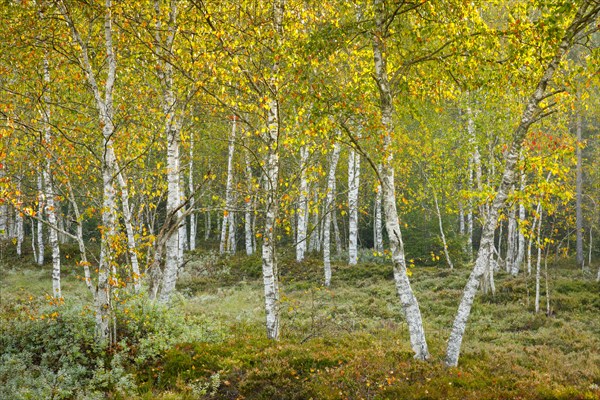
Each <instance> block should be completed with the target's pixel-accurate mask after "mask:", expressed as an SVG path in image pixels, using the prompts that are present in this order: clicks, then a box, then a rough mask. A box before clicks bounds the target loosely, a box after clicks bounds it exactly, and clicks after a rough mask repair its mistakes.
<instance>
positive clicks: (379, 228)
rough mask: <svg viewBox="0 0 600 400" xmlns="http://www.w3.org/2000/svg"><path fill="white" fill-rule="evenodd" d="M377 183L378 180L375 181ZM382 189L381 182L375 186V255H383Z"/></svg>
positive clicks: (379, 169) (378, 173)
mask: <svg viewBox="0 0 600 400" xmlns="http://www.w3.org/2000/svg"><path fill="white" fill-rule="evenodd" d="M381 168H382V166H381V164H379V165H377V175H378V176H381V173H382V169H381ZM377 180H378V181H379V178H378V179H377ZM382 196H383V189H382V188H381V182H379V184H378V185H377V193H376V194H375V217H374V218H375V223H374V226H373V232H374V235H373V236H374V240H373V241H374V246H375V251H376V252H377V253H383V218H382V214H381V204H382V200H383V197H382Z"/></svg>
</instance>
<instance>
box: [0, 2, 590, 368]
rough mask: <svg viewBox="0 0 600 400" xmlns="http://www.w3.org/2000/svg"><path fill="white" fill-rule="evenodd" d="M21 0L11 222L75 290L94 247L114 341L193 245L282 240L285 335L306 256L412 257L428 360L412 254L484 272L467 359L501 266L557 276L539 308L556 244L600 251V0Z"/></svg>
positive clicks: (460, 319)
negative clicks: (294, 284)
mask: <svg viewBox="0 0 600 400" xmlns="http://www.w3.org/2000/svg"><path fill="white" fill-rule="evenodd" d="M2 8H3V11H4V12H3V15H2V17H1V18H2V20H0V23H1V26H2V27H1V28H0V29H1V30H2V32H3V36H4V37H6V38H7V40H6V41H4V42H3V43H2V44H1V46H2V47H1V48H0V70H1V71H2V77H1V78H0V93H1V97H0V116H1V118H2V122H1V126H0V134H1V136H0V143H1V144H2V146H1V147H0V155H1V161H0V185H1V186H0V190H1V193H2V195H1V196H0V236H1V237H2V239H3V240H9V239H14V246H15V249H16V250H15V252H16V254H18V255H19V256H21V257H25V255H24V251H23V249H24V247H26V246H28V244H26V242H25V237H26V236H27V235H28V236H29V237H30V239H31V246H30V247H31V252H32V253H33V254H34V258H35V262H36V263H38V264H39V265H43V264H44V263H45V262H47V261H49V260H51V261H52V282H53V287H52V295H53V296H54V297H55V298H57V299H60V298H62V291H61V281H60V278H61V268H62V265H61V253H60V249H61V240H62V241H67V240H70V241H74V242H75V243H76V244H77V246H78V249H79V252H80V255H79V260H77V265H78V267H79V268H81V270H82V274H83V276H84V280H85V282H86V284H87V286H88V288H89V289H90V293H91V297H92V301H93V302H94V304H95V315H96V334H97V339H98V341H99V342H102V343H106V342H109V341H110V340H111V339H113V337H112V336H111V335H112V333H111V329H114V327H113V325H112V322H113V320H112V315H113V314H112V313H113V311H112V310H113V307H114V306H115V305H114V303H113V298H114V294H115V292H117V293H118V291H120V290H132V291H133V292H135V293H143V294H144V295H147V296H148V297H149V298H150V299H151V300H152V301H159V302H163V303H166V304H169V302H170V300H171V298H172V296H173V294H174V293H175V291H176V287H177V278H178V275H179V273H180V272H181V269H182V268H183V267H184V266H185V257H186V256H185V251H186V250H189V251H192V252H194V251H199V249H209V248H212V249H216V251H217V252H218V253H219V254H220V255H221V256H222V257H230V256H232V255H235V254H236V253H239V252H241V251H242V249H243V251H244V252H245V253H246V255H248V256H252V255H253V254H260V258H261V263H262V277H263V286H264V294H263V296H264V308H265V328H266V334H267V337H268V338H270V339H274V340H277V339H278V338H279V337H280V335H281V331H280V327H281V321H280V319H281V315H280V312H279V311H280V308H281V304H280V303H281V299H280V293H279V292H280V282H279V265H278V263H279V262H280V261H279V258H280V257H279V255H280V254H281V252H282V249H286V251H288V250H289V251H291V252H293V253H294V257H293V258H294V260H291V261H290V262H297V263H302V262H304V260H305V259H306V258H307V257H314V256H317V257H318V259H319V260H322V263H323V284H324V285H325V286H327V287H330V288H331V290H335V266H336V265H337V264H339V263H347V264H349V265H351V266H353V267H354V268H361V265H360V262H361V261H364V260H372V259H375V260H377V262H389V264H390V265H391V270H392V271H393V280H394V284H395V288H396V293H397V296H398V301H399V302H400V304H401V308H402V312H403V318H404V319H405V320H406V322H407V326H408V333H409V340H410V344H411V348H412V350H413V352H414V354H415V358H417V359H420V360H426V359H428V358H429V357H430V353H429V349H428V346H427V340H426V330H425V328H424V323H423V319H422V315H421V311H420V309H419V302H418V293H415V291H414V290H413V288H412V286H411V281H410V276H411V275H412V269H413V268H415V264H420V263H421V264H427V263H432V264H435V265H437V264H438V263H440V264H441V267H444V268H449V269H454V268H465V267H472V268H473V269H472V273H471V275H470V277H469V279H468V281H467V283H466V286H465V289H464V293H463V297H462V300H461V301H460V304H459V305H458V311H457V314H456V318H455V321H454V323H453V325H452V330H451V334H450V337H449V340H448V347H447V353H446V364H448V365H450V366H455V365H457V363H458V359H459V354H460V348H461V344H462V341H463V336H464V332H465V328H466V323H467V320H468V318H469V315H470V310H471V307H472V305H473V302H474V301H475V296H476V293H477V290H478V288H479V287H480V286H481V287H482V288H483V290H485V291H487V290H491V291H493V290H494V274H495V273H500V270H501V269H502V268H501V267H503V269H504V270H505V271H506V272H507V273H510V274H512V275H514V276H517V275H519V274H523V273H526V274H531V273H535V277H536V303H535V304H536V312H537V311H538V310H539V302H540V300H539V295H540V293H541V289H540V265H541V260H542V254H543V253H544V252H545V254H546V257H547V255H548V253H549V250H550V248H552V249H553V250H554V251H555V252H556V253H557V254H559V253H564V254H566V255H569V254H570V253H571V251H570V250H571V249H570V248H569V247H568V245H565V243H566V242H570V240H571V237H572V236H573V238H574V242H575V245H574V246H575V250H574V254H575V256H576V262H577V265H579V266H580V267H581V268H583V269H584V270H585V267H586V266H587V267H588V268H589V267H591V266H592V265H593V263H594V261H595V262H597V253H598V242H599V241H597V240H595V235H596V236H597V233H598V229H599V227H598V223H599V222H598V215H599V207H598V204H600V198H599V197H598V196H599V192H598V190H597V189H598V182H600V179H599V177H598V174H597V172H596V171H598V168H597V167H598V161H597V160H598V159H597V157H595V155H597V153H598V149H599V145H598V134H597V125H598V116H597V115H596V114H595V113H594V112H593V111H592V110H593V109H594V106H597V105H598V99H599V98H600V96H599V93H598V90H597V88H598V75H597V73H595V72H594V70H593V65H595V64H594V63H597V61H598V50H597V49H598V43H599V39H598V32H597V25H598V14H599V12H600V4H599V3H598V2H597V1H595V0H581V1H577V2H573V3H565V2H560V1H556V2H555V1H550V2H544V3H541V2H539V3H538V2H516V4H515V5H514V7H513V8H512V9H511V10H507V9H506V8H505V7H503V6H502V5H498V4H495V3H494V4H491V3H487V2H475V3H469V4H466V3H464V2H459V1H448V2H437V1H429V2H420V1H419V2H412V1H400V2H392V1H387V0H373V1H362V0H361V1H354V2H344V1H337V0H326V1H325V2H319V3H318V4H317V3H313V2H306V1H299V0H272V1H270V2H248V1H239V2H231V1H222V2H213V3H209V2H202V1H200V2H196V1H187V0H169V1H161V0H156V1H154V2H152V4H146V3H139V2H121V1H116V0H104V1H92V2H88V3H85V4H83V3H77V2H72V1H67V0H61V1H55V2H47V1H37V2H18V1H9V2H6V3H5V4H4V5H3V6H2ZM575 54H576V55H577V57H575V56H574V55H575ZM574 159H575V162H573V160H574ZM561 220H562V221H565V222H564V223H562V224H561ZM384 227H385V229H384ZM423 231H426V234H425V235H426V236H418V235H419V234H421V235H424V234H423V233H419V232H423ZM415 238H417V239H415ZM96 241H97V242H99V245H100V247H99V251H97V250H95V248H94V249H92V247H94V246H93V245H92V246H90V244H91V243H92V242H96ZM418 241H421V242H422V243H420V244H419V243H417V242H418ZM418 247H423V249H420V248H418ZM47 249H49V250H50V251H51V257H49V258H48V257H45V252H46V250H47ZM290 249H291V250H290ZM332 249H335V251H332ZM586 249H587V251H588V254H589V256H588V258H587V260H586V259H585V257H584V256H585V255H584V250H586ZM533 250H535V252H537V258H536V260H535V261H534V262H533V264H534V265H535V271H534V272H532V267H531V265H532V257H535V252H534V251H533ZM532 254H533V256H532ZM440 259H441V260H442V261H441V262H440ZM415 260H416V261H415ZM525 264H526V265H527V267H524V266H525ZM588 273H589V271H588ZM597 274H598V279H600V269H599V270H598V272H597Z"/></svg>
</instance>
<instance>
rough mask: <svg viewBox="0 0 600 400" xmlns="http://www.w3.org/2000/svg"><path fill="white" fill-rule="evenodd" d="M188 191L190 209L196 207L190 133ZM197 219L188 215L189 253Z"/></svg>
mask: <svg viewBox="0 0 600 400" xmlns="http://www.w3.org/2000/svg"><path fill="white" fill-rule="evenodd" d="M188 190H189V192H190V201H189V204H190V209H192V210H193V209H194V207H195V206H196V193H195V188H194V133H193V132H191V133H190V163H189V169H188ZM197 223H198V218H197V215H196V212H192V213H191V214H190V243H189V246H188V248H189V249H190V251H194V250H196V235H197V229H198V227H197Z"/></svg>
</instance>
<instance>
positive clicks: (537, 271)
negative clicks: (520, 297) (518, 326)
mask: <svg viewBox="0 0 600 400" xmlns="http://www.w3.org/2000/svg"><path fill="white" fill-rule="evenodd" d="M538 208H539V209H540V213H539V220H538V226H537V235H536V240H535V241H536V247H537V263H536V265H535V313H536V314H537V313H539V312H540V273H541V272H540V271H541V264H542V243H543V241H542V237H541V235H542V214H543V212H544V209H543V208H541V207H540V203H538Z"/></svg>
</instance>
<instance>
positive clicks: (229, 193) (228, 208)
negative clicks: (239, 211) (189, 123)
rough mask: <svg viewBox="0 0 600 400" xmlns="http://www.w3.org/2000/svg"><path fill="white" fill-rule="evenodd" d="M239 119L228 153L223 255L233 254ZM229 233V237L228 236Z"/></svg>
mask: <svg viewBox="0 0 600 400" xmlns="http://www.w3.org/2000/svg"><path fill="white" fill-rule="evenodd" d="M236 126H237V119H236V117H235V116H234V117H233V122H232V124H231V135H230V136H229V146H228V151H227V183H226V187H225V211H224V212H223V225H222V226H221V243H220V245H219V252H220V253H221V254H225V253H231V247H230V244H231V239H230V238H231V231H232V228H231V225H232V222H231V219H232V217H233V216H232V215H231V213H232V212H233V210H232V209H233V156H234V152H235V134H236ZM228 233H229V235H228Z"/></svg>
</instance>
